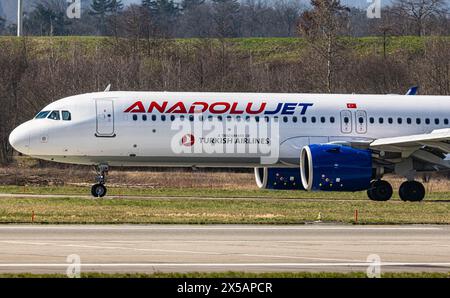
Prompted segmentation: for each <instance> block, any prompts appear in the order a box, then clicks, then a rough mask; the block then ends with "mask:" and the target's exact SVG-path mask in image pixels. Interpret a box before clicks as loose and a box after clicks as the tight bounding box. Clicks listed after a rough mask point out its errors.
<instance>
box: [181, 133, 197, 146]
mask: <svg viewBox="0 0 450 298" xmlns="http://www.w3.org/2000/svg"><path fill="white" fill-rule="evenodd" d="M194 143H195V137H194V135H191V134H190V133H188V134H186V135H184V136H183V137H182V138H181V145H183V146H186V147H190V146H192V145H194Z"/></svg>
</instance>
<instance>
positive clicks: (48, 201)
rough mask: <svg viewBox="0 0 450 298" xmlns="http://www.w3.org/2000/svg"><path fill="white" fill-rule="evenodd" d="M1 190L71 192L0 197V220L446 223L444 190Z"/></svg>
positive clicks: (449, 210) (448, 207) (449, 217)
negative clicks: (413, 198) (102, 193)
mask: <svg viewBox="0 0 450 298" xmlns="http://www.w3.org/2000/svg"><path fill="white" fill-rule="evenodd" d="M0 192H8V193H13V192H18V193H19V192H23V193H39V194H45V193H46V194H52V193H53V194H55V193H59V194H61V193H64V194H70V193H73V194H75V197H71V198H68V197H57V198H55V197H49V198H25V197H21V196H20V194H17V196H16V197H12V198H0V223H29V222H31V214H32V213H33V212H34V213H35V223H43V224H45V223H92V224H100V223H139V224H144V223H146V224H169V223H170V224H173V223H176V224H302V223H305V222H311V221H315V220H316V219H317V217H318V214H319V213H321V217H322V221H324V222H338V223H353V221H354V212H355V210H356V209H357V210H358V213H359V223H360V224H395V223H403V224H408V223H420V224H449V223H450V203H449V202H448V201H447V200H446V198H448V197H449V196H448V193H433V194H431V195H430V196H429V198H427V200H425V201H424V202H421V203H412V202H402V201H400V200H398V199H393V200H391V201H389V202H373V201H370V200H368V199H367V198H366V195H365V193H364V192H360V193H330V194H328V193H306V192H292V191H291V192H289V191H282V192H277V191H273V192H271V191H261V192H259V191H252V190H245V191H237V190H220V189H219V190H209V189H195V188H192V189H121V188H117V189H115V188H110V194H115V193H116V194H123V195H126V194H133V195H136V194H139V195H146V196H149V197H155V198H153V199H140V198H138V197H137V198H114V199H111V198H103V199H94V198H86V197H85V198H80V197H76V194H80V193H83V194H86V193H87V192H88V188H80V187H62V188H51V187H42V188H38V187H27V188H21V187H9V186H6V187H5V186H3V187H1V188H0ZM180 196H181V197H180ZM185 196H192V197H185ZM255 196H257V197H255ZM197 197H208V199H199V198H197ZM238 197H239V198H238ZM342 199H345V200H342Z"/></svg>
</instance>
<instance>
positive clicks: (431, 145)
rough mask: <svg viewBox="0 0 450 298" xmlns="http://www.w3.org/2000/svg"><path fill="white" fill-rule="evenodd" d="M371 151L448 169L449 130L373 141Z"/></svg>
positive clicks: (449, 150)
mask: <svg viewBox="0 0 450 298" xmlns="http://www.w3.org/2000/svg"><path fill="white" fill-rule="evenodd" d="M369 147H370V148H371V149H373V150H377V151H384V152H396V153H400V154H401V157H402V158H408V157H410V156H412V157H415V158H418V159H421V160H423V161H426V162H429V163H432V164H435V165H439V166H443V167H446V168H450V160H445V159H446V157H447V155H448V154H450V129H449V128H445V129H437V130H434V131H432V132H431V133H428V134H419V135H409V136H402V137H394V138H382V139H377V140H375V141H373V142H372V143H371V144H370V146H369Z"/></svg>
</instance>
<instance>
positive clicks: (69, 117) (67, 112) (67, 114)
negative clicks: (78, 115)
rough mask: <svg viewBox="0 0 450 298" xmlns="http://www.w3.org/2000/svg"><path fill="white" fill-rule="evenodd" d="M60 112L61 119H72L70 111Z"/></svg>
mask: <svg viewBox="0 0 450 298" xmlns="http://www.w3.org/2000/svg"><path fill="white" fill-rule="evenodd" d="M61 114H62V119H63V120H64V121H70V120H72V116H71V115H70V112H69V111H62V112H61Z"/></svg>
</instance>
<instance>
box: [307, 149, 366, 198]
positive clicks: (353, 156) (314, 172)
mask: <svg viewBox="0 0 450 298" xmlns="http://www.w3.org/2000/svg"><path fill="white" fill-rule="evenodd" d="M300 169H301V171H300V172H301V177H302V185H303V187H304V188H305V189H306V190H323V191H359V190H365V189H368V188H369V185H370V182H371V180H372V154H371V151H370V150H362V149H355V148H351V147H348V146H342V145H333V144H313V145H308V146H305V147H303V148H302V151H301V153H300Z"/></svg>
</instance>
